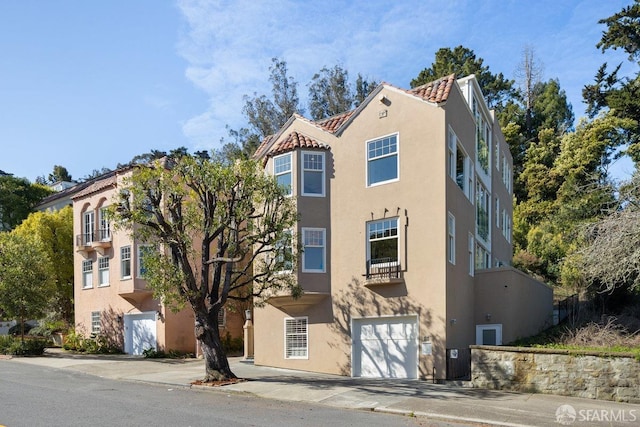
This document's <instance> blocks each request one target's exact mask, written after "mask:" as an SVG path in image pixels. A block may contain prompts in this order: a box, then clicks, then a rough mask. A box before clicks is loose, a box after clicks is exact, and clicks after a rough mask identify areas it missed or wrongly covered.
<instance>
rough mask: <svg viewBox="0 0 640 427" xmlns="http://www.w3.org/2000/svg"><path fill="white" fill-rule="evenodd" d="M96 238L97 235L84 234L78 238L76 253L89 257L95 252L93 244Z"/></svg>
mask: <svg viewBox="0 0 640 427" xmlns="http://www.w3.org/2000/svg"><path fill="white" fill-rule="evenodd" d="M94 238H95V233H93V232H92V233H82V234H78V235H77V236H76V252H80V253H82V254H84V255H88V254H89V253H91V252H93V251H94V249H93V245H92V242H93V240H94Z"/></svg>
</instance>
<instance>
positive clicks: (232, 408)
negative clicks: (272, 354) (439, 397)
mask: <svg viewBox="0 0 640 427" xmlns="http://www.w3.org/2000/svg"><path fill="white" fill-rule="evenodd" d="M88 425H92V426H144V425H156V426H212V425H218V426H220V425H223V426H231V427H233V426H273V425H278V426H280V427H285V426H331V425H334V426H366V427H374V426H452V425H454V424H449V423H436V422H431V421H428V420H426V419H424V418H422V419H421V418H411V417H404V416H400V415H390V414H382V413H373V412H366V411H357V410H348V409H344V410H343V409H339V408H331V407H327V406H321V405H311V404H307V403H303V402H282V401H277V400H271V399H263V398H256V397H251V396H242V395H237V394H225V393H224V392H218V391H202V390H195V389H188V388H186V387H185V388H182V387H176V388H171V387H166V386H160V385H151V384H146V383H136V382H127V381H114V380H109V379H105V378H100V377H97V376H92V375H88V374H83V373H79V372H74V371H69V370H59V369H52V368H47V367H41V366H36V365H29V364H21V363H11V362H10V361H7V360H0V426H6V427H22V426H24V427H37V426H83V427H84V426H88Z"/></svg>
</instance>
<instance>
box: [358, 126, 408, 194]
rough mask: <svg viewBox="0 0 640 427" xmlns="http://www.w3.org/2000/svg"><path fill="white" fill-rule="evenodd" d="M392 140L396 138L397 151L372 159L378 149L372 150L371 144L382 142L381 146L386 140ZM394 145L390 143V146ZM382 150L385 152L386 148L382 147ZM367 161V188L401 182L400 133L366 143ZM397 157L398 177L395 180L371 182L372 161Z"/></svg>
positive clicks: (375, 156)
mask: <svg viewBox="0 0 640 427" xmlns="http://www.w3.org/2000/svg"><path fill="white" fill-rule="evenodd" d="M391 138H395V151H393V152H389V153H385V154H383V153H381V154H379V155H375V154H374V155H373V156H371V157H370V153H371V152H372V151H373V152H374V153H375V151H377V150H378V149H377V148H375V147H374V148H373V149H372V148H371V147H370V144H375V143H377V142H380V143H381V144H384V143H385V140H387V139H388V140H391ZM391 144H392V143H391V142H389V145H391ZM381 149H382V150H384V146H383V147H381ZM365 153H366V154H365V160H366V173H365V184H366V186H367V187H375V186H378V185H384V184H389V183H391V182H397V181H399V180H400V135H399V134H398V133H392V134H389V135H385V136H381V137H379V138H375V139H370V140H368V141H366V142H365ZM392 156H395V157H396V177H395V178H391V179H387V180H384V181H376V182H371V180H370V178H369V173H370V168H369V166H370V164H371V162H372V161H375V160H380V159H384V158H387V157H392Z"/></svg>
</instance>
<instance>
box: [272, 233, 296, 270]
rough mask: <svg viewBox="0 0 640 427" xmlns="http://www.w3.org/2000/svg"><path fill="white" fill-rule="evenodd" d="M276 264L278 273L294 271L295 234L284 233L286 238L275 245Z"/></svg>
mask: <svg viewBox="0 0 640 427" xmlns="http://www.w3.org/2000/svg"><path fill="white" fill-rule="evenodd" d="M274 255H275V260H274V261H275V262H276V270H277V271H292V270H293V233H292V232H291V230H286V231H285V232H284V237H283V238H282V239H280V240H278V241H277V242H276V244H275V254H274Z"/></svg>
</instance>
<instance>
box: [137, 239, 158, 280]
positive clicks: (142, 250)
mask: <svg viewBox="0 0 640 427" xmlns="http://www.w3.org/2000/svg"><path fill="white" fill-rule="evenodd" d="M155 250H156V247H155V246H153V245H138V269H137V271H136V274H137V276H136V277H139V278H144V275H145V273H146V272H147V268H146V266H145V258H146V257H148V256H149V254H151V253H153V252H154V251H155Z"/></svg>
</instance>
